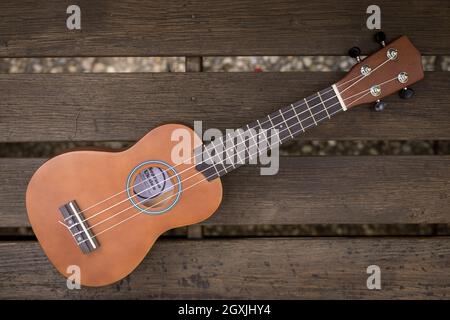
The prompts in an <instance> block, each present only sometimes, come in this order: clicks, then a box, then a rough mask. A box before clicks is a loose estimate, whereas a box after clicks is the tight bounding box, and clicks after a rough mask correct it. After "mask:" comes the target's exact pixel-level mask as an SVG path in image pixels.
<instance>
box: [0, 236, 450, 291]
mask: <svg viewBox="0 0 450 320" xmlns="http://www.w3.org/2000/svg"><path fill="white" fill-rule="evenodd" d="M449 240H450V239H449V238H434V239H419V238H408V239H405V238H395V239H393V238H390V239H389V238H378V239H377V238H352V239H350V238H331V239H330V238H328V239H320V238H316V239H307V238H303V239H298V238H297V239H280V238H273V239H264V238H262V239H239V240H200V241H198V240H161V241H158V242H157V243H156V245H155V246H154V248H153V250H152V251H151V252H150V254H149V256H148V257H147V258H146V259H145V260H144V261H143V263H142V264H141V265H140V266H139V267H138V268H137V269H136V270H135V271H134V272H133V273H132V274H131V275H130V276H128V277H127V278H126V279H124V280H122V281H121V282H119V283H117V284H115V285H111V286H108V287H104V288H87V287H83V288H82V289H81V290H68V289H67V287H66V281H65V279H64V278H63V277H62V276H61V275H60V274H59V273H58V272H57V271H56V270H55V269H54V268H53V267H52V266H51V265H50V263H49V262H48V260H47V258H46V257H45V256H44V254H43V252H42V251H41V249H40V247H39V245H38V244H37V243H35V242H19V243H12V242H10V243H8V242H7V243H0V298H2V299H5V298H51V299H54V298H66V299H68V298H85V299H88V298H89V299H95V298H103V299H104V298H130V299H139V298H141V299H148V298H169V299H175V298H179V299H197V298H253V299H258V298H259V299H270V298H273V299H281V298H284V299H295V298H308V299H310V298H312V299H343V298H350V299H351V298H353V299H355V298H356V299H361V298H365V299H390V298H403V299H420V298H426V299H436V298H448V297H449V296H450V277H449V276H448V275H449V274H450V241H449ZM370 265H378V266H379V267H380V269H381V288H382V289H381V290H368V289H367V286H366V281H367V277H368V276H369V275H368V274H367V273H366V270H367V267H368V266H370ZM81 276H83V274H82V270H81Z"/></svg>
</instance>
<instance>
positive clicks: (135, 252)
mask: <svg viewBox="0 0 450 320" xmlns="http://www.w3.org/2000/svg"><path fill="white" fill-rule="evenodd" d="M176 129H185V130H188V132H189V134H190V136H191V139H192V145H193V146H194V143H195V145H198V143H200V142H199V141H200V140H199V138H198V137H196V136H195V134H194V132H193V131H192V130H191V129H189V128H187V127H185V126H182V125H177V124H168V125H163V126H160V127H157V128H155V129H154V130H152V131H151V132H149V133H148V134H147V135H146V136H144V137H143V138H142V139H141V140H140V141H139V142H138V143H136V144H135V145H134V146H132V147H131V148H129V149H127V150H125V151H122V152H103V151H75V152H68V153H65V154H62V155H60V156H57V157H55V158H53V159H51V160H49V161H48V162H46V163H45V164H44V165H43V166H42V167H41V168H40V169H39V170H38V171H37V172H36V173H35V174H34V176H33V178H32V180H31V181H30V184H29V186H28V189H27V197H26V205H27V211H28V216H29V219H30V222H31V225H32V227H33V230H34V232H35V234H36V236H37V238H38V240H39V242H40V244H41V246H42V248H43V249H44V251H45V253H46V254H47V256H48V258H49V259H50V261H51V262H52V263H53V264H54V265H55V267H56V268H57V269H58V270H59V272H61V273H62V274H63V275H64V276H66V277H67V276H69V275H70V273H68V267H69V266H72V265H75V266H78V267H79V268H80V274H81V281H80V282H81V284H83V285H87V286H102V285H107V284H111V283H113V282H116V281H118V280H120V279H122V278H123V277H125V276H127V275H128V274H129V273H130V272H132V271H133V269H135V268H136V267H137V266H138V264H139V263H140V262H141V261H142V259H143V258H144V257H145V256H146V254H147V253H148V251H149V250H150V248H151V247H152V245H153V244H154V242H155V240H156V239H157V238H158V236H159V235H161V234H162V233H163V232H165V231H167V230H169V229H172V228H175V227H180V226H184V225H189V224H194V223H197V222H200V221H202V220H204V219H206V218H208V217H209V216H210V215H211V214H212V213H214V211H216V209H217V208H218V206H219V204H220V202H221V199H222V185H221V182H220V179H215V180H213V181H210V182H209V181H203V180H204V179H205V177H204V176H203V175H202V174H197V173H198V171H197V170H196V169H195V167H194V163H189V162H188V161H185V162H184V161H183V163H179V164H175V163H173V162H172V161H171V153H172V151H173V147H174V145H175V144H176V143H178V142H177V141H172V139H171V135H172V133H173V132H174V130H176ZM186 159H190V156H189V157H186ZM152 161H155V163H153V164H151V165H152V166H158V163H159V162H161V163H166V164H168V165H170V166H172V167H173V168H174V169H175V170H176V172H177V173H178V175H179V177H180V179H181V180H182V181H183V182H182V183H181V186H180V187H181V188H182V189H181V190H182V192H181V193H180V196H179V197H178V198H177V197H175V196H176V194H173V195H172V196H171V197H170V199H167V200H166V201H165V202H164V201H163V203H161V204H158V203H157V202H155V203H154V204H153V205H156V206H155V207H154V208H152V210H153V209H162V210H166V209H167V208H168V207H169V206H170V209H168V210H167V211H165V212H163V213H158V214H148V213H146V212H143V211H141V210H140V209H139V208H138V207H135V206H133V204H132V202H130V200H129V199H128V198H127V197H128V194H127V193H126V192H121V191H124V190H125V189H127V180H128V179H130V173H131V172H133V169H135V168H137V166H139V165H140V164H144V165H145V164H146V163H147V162H150V163H151V162H152ZM149 165H150V164H149ZM140 168H143V167H140ZM161 169H162V170H163V169H164V168H163V167H162V168H161ZM172 179H173V181H174V189H176V181H177V180H176V179H175V177H173V178H172ZM200 181H203V182H201V183H198V182H200ZM196 183H198V184H196ZM194 184H196V185H195V187H192V188H190V186H193V185H194ZM120 192H121V193H120ZM175 192H176V191H175ZM117 193H119V194H117ZM114 194H117V195H116V196H114V197H112V198H111V199H108V198H109V197H111V196H112V195H114ZM175 198H177V201H176V202H175V201H174V199H175ZM103 199H108V200H107V201H104V202H102V203H100V204H99V205H98V206H95V207H92V208H91V209H89V210H86V211H85V212H83V213H82V214H83V215H84V218H85V219H87V223H88V225H89V226H92V229H91V230H90V231H91V232H92V234H93V235H97V234H99V233H101V232H102V231H104V232H103V233H101V234H99V235H98V236H97V237H96V240H97V241H98V244H99V245H98V248H97V249H96V250H94V251H93V252H89V253H87V254H86V253H83V252H82V251H81V250H80V248H79V246H78V245H77V243H76V240H75V239H74V236H73V235H72V234H71V232H70V231H69V229H68V228H67V227H66V226H64V225H63V224H62V223H61V222H62V221H64V217H63V216H62V215H61V212H60V210H58V208H59V207H61V206H62V205H64V204H65V203H67V202H69V201H71V200H75V201H76V203H77V204H78V206H79V208H80V210H81V211H83V210H84V208H89V207H90V206H91V205H93V204H95V203H98V202H99V201H101V200H103ZM120 202H121V203H120ZM113 205H115V206H114V207H113V208H111V209H109V210H106V209H108V208H109V207H110V206H113ZM102 210H105V211H104V212H102V213H100V214H98V215H97V216H94V215H95V214H97V213H99V212H100V211H102ZM162 210H161V211H162ZM121 211H123V212H121ZM120 212H121V213H120ZM114 214H117V215H116V216H114ZM131 216H133V217H132V218H130V217H131ZM90 217H92V218H91V219H89V218H90ZM106 218H109V219H108V220H106V221H105V219H106ZM126 218H129V219H128V220H126V221H124V220H125V219H126ZM107 228H111V229H109V230H106V229H107ZM105 230H106V231H105Z"/></svg>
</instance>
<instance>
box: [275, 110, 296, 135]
mask: <svg viewBox="0 0 450 320" xmlns="http://www.w3.org/2000/svg"><path fill="white" fill-rule="evenodd" d="M279 111H280V115H281V117H282V118H283V121H284V123H285V124H286V128H287V130H288V131H289V135H290V136H291V138H292V139H294V136H293V135H292V132H291V129H290V128H289V125H288V124H287V122H286V118H285V117H284V115H283V112H282V111H281V109H280V110H279Z"/></svg>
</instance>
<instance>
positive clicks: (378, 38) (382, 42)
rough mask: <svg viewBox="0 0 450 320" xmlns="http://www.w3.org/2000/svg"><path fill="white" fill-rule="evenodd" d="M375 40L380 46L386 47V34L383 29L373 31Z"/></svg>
mask: <svg viewBox="0 0 450 320" xmlns="http://www.w3.org/2000/svg"><path fill="white" fill-rule="evenodd" d="M375 41H376V42H378V43H379V44H380V45H381V46H383V47H386V42H385V41H386V34H385V33H384V32H383V31H379V32H377V33H375Z"/></svg>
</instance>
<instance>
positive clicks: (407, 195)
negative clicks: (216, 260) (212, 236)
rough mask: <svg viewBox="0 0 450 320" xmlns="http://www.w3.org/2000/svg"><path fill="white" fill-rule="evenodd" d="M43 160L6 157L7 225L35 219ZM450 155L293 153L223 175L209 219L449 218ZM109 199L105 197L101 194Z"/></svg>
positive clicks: (3, 209) (2, 166)
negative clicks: (31, 209)
mask: <svg viewBox="0 0 450 320" xmlns="http://www.w3.org/2000/svg"><path fill="white" fill-rule="evenodd" d="M42 162H43V160H42V159H0V181H2V182H3V183H2V184H1V185H0V199H2V201H1V202H0V225H1V226H11V227H17V226H28V225H29V224H28V220H27V217H26V213H25V206H24V198H25V197H24V194H25V189H26V185H27V183H28V180H29V178H30V177H31V175H32V172H33V171H34V170H35V169H36V168H37V167H38V166H39V165H40V164H41V163H42ZM449 181H450V156H376V157H375V156H364V157H363V156H358V157H286V158H281V160H280V170H279V173H278V174H277V175H275V176H260V175H259V170H258V169H257V168H256V167H243V168H240V169H239V170H237V171H236V172H233V173H231V174H230V175H226V176H225V177H224V178H223V186H224V196H223V202H222V204H221V206H220V208H219V210H218V211H217V212H216V213H215V214H214V215H213V216H212V218H210V220H208V221H206V222H204V223H205V224H227V225H240V224H244V225H245V224H308V223H319V224H330V223H357V224H359V223H382V224H385V223H449V222H450V216H449V214H448V208H449V204H450V203H449V199H450V185H449ZM99 200H101V199H99Z"/></svg>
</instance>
